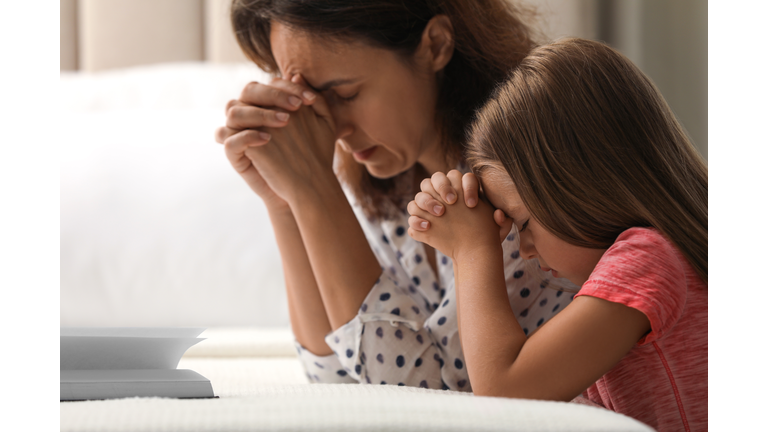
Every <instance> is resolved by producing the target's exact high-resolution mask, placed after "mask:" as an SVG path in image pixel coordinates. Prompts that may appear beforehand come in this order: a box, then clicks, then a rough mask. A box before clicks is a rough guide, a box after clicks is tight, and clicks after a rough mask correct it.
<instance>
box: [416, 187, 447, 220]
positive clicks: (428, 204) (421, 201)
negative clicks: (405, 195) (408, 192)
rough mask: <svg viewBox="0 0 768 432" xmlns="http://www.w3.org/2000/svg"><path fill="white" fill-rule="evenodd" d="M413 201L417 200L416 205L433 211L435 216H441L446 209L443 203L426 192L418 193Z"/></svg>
mask: <svg viewBox="0 0 768 432" xmlns="http://www.w3.org/2000/svg"><path fill="white" fill-rule="evenodd" d="M413 201H414V202H416V205H418V206H419V208H420V209H422V210H424V211H427V212H429V213H432V214H433V215H435V216H441V215H442V214H443V212H444V211H445V207H443V205H442V203H440V202H439V201H437V200H436V199H434V198H433V197H432V195H430V194H428V193H426V192H419V193H417V194H416V196H415V197H414V198H413Z"/></svg>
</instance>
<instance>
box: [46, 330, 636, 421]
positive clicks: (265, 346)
mask: <svg viewBox="0 0 768 432" xmlns="http://www.w3.org/2000/svg"><path fill="white" fill-rule="evenodd" d="M202 336H205V337H208V338H209V339H207V340H206V341H203V342H201V343H200V344H199V345H197V346H195V347H193V349H190V351H189V352H188V353H187V355H185V357H184V358H183V359H182V360H181V362H180V364H179V368H188V369H193V370H196V371H198V372H200V373H201V374H203V375H204V376H206V377H207V378H209V379H210V380H211V384H212V385H213V389H214V393H215V394H216V395H217V396H218V398H216V399H185V400H180V399H164V398H127V399H119V400H108V401H88V402H62V403H61V431H62V432H64V431H100V432H101V431H246V430H247V431H262V430H263V431H288V430H307V431H361V430H366V431H427V430H440V431H648V430H651V429H650V428H648V427H646V426H644V425H642V424H641V423H639V422H637V421H635V420H632V419H630V418H628V417H625V416H622V415H619V414H616V413H613V412H611V411H608V410H605V409H601V408H594V407H591V406H585V405H579V404H574V403H563V402H543V401H529V400H515V399H503V398H488V397H476V396H473V395H471V394H467V393H459V392H453V391H442V390H427V389H421V388H412V387H397V386H391V385H387V386H379V385H355V384H308V383H307V381H306V379H305V377H304V372H303V370H302V368H301V366H300V365H299V362H298V359H297V357H296V356H295V354H294V353H293V346H292V337H291V334H290V331H288V329H258V328H216V329H211V330H208V331H206V332H205V333H204V334H203V335H202Z"/></svg>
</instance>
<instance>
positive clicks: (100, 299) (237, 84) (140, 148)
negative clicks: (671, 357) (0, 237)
mask: <svg viewBox="0 0 768 432" xmlns="http://www.w3.org/2000/svg"><path fill="white" fill-rule="evenodd" d="M264 79H266V76H265V75H264V74H263V73H262V72H261V71H259V70H258V69H256V68H255V67H253V66H250V65H242V64H241V65H229V66H226V65H212V64H204V63H177V64H166V65H154V66H146V67H136V68H132V69H121V70H116V71H111V72H101V73H91V74H88V73H62V75H61V79H60V96H61V97H60V101H61V115H62V116H64V121H63V122H62V124H63V125H65V128H64V130H62V131H61V134H60V140H61V146H62V148H63V149H66V151H62V155H63V156H62V163H61V325H62V326H203V327H208V328H209V330H207V331H206V332H205V333H204V334H203V336H204V337H207V338H208V339H207V340H206V341H204V342H201V343H200V344H199V345H197V346H195V347H193V348H191V349H190V350H189V351H188V352H187V354H186V355H185V356H184V358H183V359H182V361H181V363H180V364H179V367H180V368H189V369H193V370H195V371H197V372H199V373H201V374H203V375H204V376H206V377H207V378H209V379H210V380H211V383H212V385H213V389H214V392H215V394H216V395H218V396H219V397H218V398H217V399H195V400H175V399H159V398H145V399H138V398H133V399H122V400H111V401H88V402H62V403H61V404H60V422H61V430H62V431H123V430H125V431H128V430H130V431H159V430H163V431H165V430H176V431H187V430H190V431H192V430H195V431H224V430H228V431H235V430H402V431H408V430H455V431H496V430H527V431H556V430H570V431H576V430H591V431H597V430H605V431H624V430H625V431H641V430H648V428H647V427H645V426H644V425H642V424H640V423H638V422H636V421H634V420H632V419H629V418H627V417H624V416H622V415H619V414H616V413H613V412H611V411H607V410H604V409H600V408H595V407H590V406H585V405H578V404H574V403H554V402H537V401H525V400H512V399H498V398H484V397H474V396H472V395H469V394H464V393H456V392H450V391H434V390H425V389H416V388H404V387H395V386H372V385H351V384H346V385H319V384H308V382H307V380H306V379H305V376H304V372H303V370H302V368H301V366H300V365H299V363H298V359H297V357H296V354H295V352H294V347H293V344H292V343H293V341H292V336H291V333H290V330H289V329H288V316H287V308H286V304H285V294H284V290H283V278H282V272H281V265H280V260H279V255H278V252H277V247H276V245H275V240H274V237H273V234H272V232H271V228H270V225H269V223H268V220H267V216H266V213H265V209H264V207H263V205H262V204H261V202H260V200H259V199H258V198H257V197H256V196H255V195H254V194H253V193H252V192H250V190H249V189H248V188H247V187H246V186H245V184H244V183H243V182H242V181H241V180H240V178H239V177H238V176H237V174H235V172H234V171H233V170H232V169H231V167H230V166H229V163H228V162H227V160H226V158H225V157H224V154H223V150H222V148H221V146H220V145H219V144H217V143H215V142H214V140H213V133H214V129H215V128H216V127H217V126H219V125H220V124H222V122H223V121H224V109H223V107H224V105H225V103H226V101H227V100H228V99H230V98H233V97H236V96H237V95H238V94H239V92H240V89H241V88H242V86H243V85H244V84H245V83H246V82H248V81H250V80H264Z"/></svg>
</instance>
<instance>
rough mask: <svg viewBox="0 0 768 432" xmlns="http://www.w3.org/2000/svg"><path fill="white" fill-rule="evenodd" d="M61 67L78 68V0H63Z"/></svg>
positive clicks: (61, 15)
mask: <svg viewBox="0 0 768 432" xmlns="http://www.w3.org/2000/svg"><path fill="white" fill-rule="evenodd" d="M59 19H60V27H59V41H60V42H59V43H60V47H61V48H60V50H59V68H60V69H61V70H77V69H78V66H77V0H61V2H60V9H59Z"/></svg>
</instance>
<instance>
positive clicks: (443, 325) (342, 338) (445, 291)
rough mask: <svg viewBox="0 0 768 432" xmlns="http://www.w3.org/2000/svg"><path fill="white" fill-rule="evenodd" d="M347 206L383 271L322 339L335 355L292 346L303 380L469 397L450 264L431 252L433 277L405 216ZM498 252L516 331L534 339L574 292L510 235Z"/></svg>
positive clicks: (566, 282)
mask: <svg viewBox="0 0 768 432" xmlns="http://www.w3.org/2000/svg"><path fill="white" fill-rule="evenodd" d="M354 208H355V212H356V214H357V216H358V220H359V221H360V223H361V225H362V227H363V230H364V231H365V233H366V237H367V238H368V241H369V243H370V244H371V248H372V250H373V251H374V253H375V254H376V257H377V258H378V260H379V263H380V265H381V267H382V273H381V276H380V278H379V280H378V281H377V282H376V284H375V285H374V286H373V288H372V289H371V291H370V293H369V294H368V296H367V297H366V299H365V301H364V303H363V304H362V305H361V307H360V310H359V313H358V315H357V316H356V317H355V318H354V319H352V320H351V321H350V322H349V323H347V324H345V325H343V326H342V327H340V328H338V329H337V330H335V331H334V332H332V333H330V334H329V335H328V336H326V339H325V340H326V342H327V343H328V346H330V347H331V349H333V351H334V353H335V354H334V355H330V356H327V357H317V356H314V355H313V354H312V353H310V352H308V351H306V350H305V349H302V348H301V347H300V346H299V358H300V359H301V361H302V363H303V364H304V367H305V369H306V370H307V375H308V377H309V379H310V381H313V382H350V380H351V381H358V382H361V383H369V384H393V385H406V386H414V387H424V388H430V389H450V390H457V391H471V390H472V388H471V385H470V383H469V376H468V375H467V369H466V366H465V362H464V355H463V353H462V350H461V344H460V342H459V334H458V323H457V321H456V309H455V308H456V293H455V291H454V279H453V263H452V261H451V260H450V259H449V258H448V257H446V256H445V255H443V254H442V253H440V252H439V251H436V257H437V269H438V272H437V274H435V272H434V271H432V268H431V267H430V265H429V263H428V261H427V259H426V254H425V249H424V245H423V244H422V243H420V242H417V241H415V240H413V239H412V238H411V237H410V236H409V235H408V233H407V227H408V215H407V214H405V213H403V214H400V215H398V217H397V218H395V219H394V220H388V221H379V222H378V223H376V222H370V221H368V220H367V219H366V218H365V217H364V216H363V214H362V211H361V209H360V208H358V207H354ZM503 251H504V264H505V272H504V273H505V278H506V282H507V292H508V296H509V301H510V304H511V306H512V310H513V311H514V313H515V316H516V317H517V319H518V322H519V323H520V325H521V326H522V327H523V330H524V331H525V332H526V333H527V334H529V335H530V334H533V332H535V331H536V329H538V328H539V327H541V326H542V325H543V324H544V323H545V322H546V321H547V320H549V319H550V318H551V317H553V316H554V315H555V314H557V313H558V312H559V311H561V310H562V309H563V308H565V307H566V306H567V305H568V304H569V303H570V302H571V300H572V299H573V294H574V292H575V291H576V290H577V289H578V287H576V286H575V285H573V284H572V283H570V282H568V281H567V280H564V279H553V278H551V277H548V274H546V273H543V272H542V271H541V270H540V269H539V267H538V262H536V261H535V260H531V261H525V260H523V259H522V258H521V257H520V252H519V242H518V239H517V235H516V231H514V230H513V232H512V233H510V235H509V236H507V239H506V240H505V241H504V242H503ZM553 288H557V289H560V288H565V289H567V290H568V291H573V292H563V291H559V290H556V289H553Z"/></svg>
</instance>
